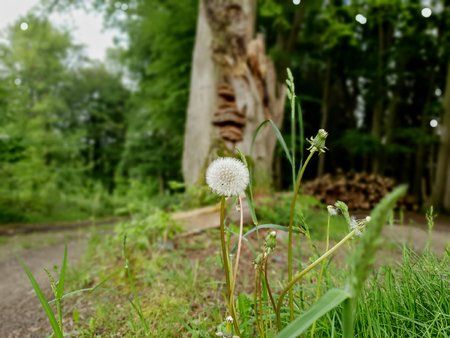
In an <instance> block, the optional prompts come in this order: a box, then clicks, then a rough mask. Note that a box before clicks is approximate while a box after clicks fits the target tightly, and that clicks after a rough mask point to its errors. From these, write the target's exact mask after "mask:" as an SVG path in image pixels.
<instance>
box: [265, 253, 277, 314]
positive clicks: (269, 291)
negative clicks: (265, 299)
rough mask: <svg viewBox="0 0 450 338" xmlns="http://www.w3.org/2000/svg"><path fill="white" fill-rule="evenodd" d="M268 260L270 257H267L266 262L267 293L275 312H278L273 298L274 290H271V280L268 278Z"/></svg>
mask: <svg viewBox="0 0 450 338" xmlns="http://www.w3.org/2000/svg"><path fill="white" fill-rule="evenodd" d="M268 259H269V257H267V258H266V260H265V262H264V279H265V281H266V287H267V293H268V294H269V298H270V303H271V304H272V307H273V311H274V312H276V311H277V306H276V304H275V299H274V298H273V295H272V289H271V288H270V284H269V278H268V276H267V261H268Z"/></svg>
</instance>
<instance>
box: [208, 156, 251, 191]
mask: <svg viewBox="0 0 450 338" xmlns="http://www.w3.org/2000/svg"><path fill="white" fill-rule="evenodd" d="M249 177H250V174H249V172H248V169H247V167H246V166H245V164H244V163H242V162H241V161H239V160H237V159H235V158H232V157H220V158H218V159H217V160H215V161H213V162H212V163H211V164H210V165H209V167H208V170H207V171H206V183H207V184H208V185H209V187H210V188H211V190H212V191H214V192H215V193H216V194H218V195H220V196H226V197H229V196H240V195H242V194H243V193H244V191H245V189H246V188H247V186H248V183H249Z"/></svg>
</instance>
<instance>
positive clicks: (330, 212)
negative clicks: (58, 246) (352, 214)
mask: <svg viewBox="0 0 450 338" xmlns="http://www.w3.org/2000/svg"><path fill="white" fill-rule="evenodd" d="M327 210H328V215H330V216H337V214H338V212H337V209H336V208H335V207H334V206H332V205H328V206H327Z"/></svg>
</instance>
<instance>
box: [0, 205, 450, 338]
mask: <svg viewBox="0 0 450 338" xmlns="http://www.w3.org/2000/svg"><path fill="white" fill-rule="evenodd" d="M175 218H178V220H179V221H181V223H182V225H183V227H184V229H185V230H186V231H187V233H189V234H191V235H190V236H195V235H194V234H195V233H196V232H198V231H201V230H202V229H206V228H211V227H215V226H217V225H218V215H217V210H216V208H215V207H207V208H202V209H198V210H193V211H188V212H184V213H178V214H176V215H175ZM406 219H407V220H408V223H409V224H412V226H411V225H409V226H393V227H389V226H387V227H386V229H385V237H386V238H390V239H394V240H395V242H397V243H408V244H409V245H410V246H411V247H413V248H416V249H418V250H421V249H423V248H424V246H425V245H426V242H427V240H428V234H427V232H426V228H425V227H424V226H423V225H422V224H423V223H422V217H421V216H420V215H413V214H411V215H408V216H407V217H406ZM107 229H108V228H107V227H106V228H105V231H108V230H107ZM89 234H90V232H89V231H86V228H85V227H84V228H79V229H71V230H66V231H57V232H51V233H49V232H41V233H28V234H19V235H16V236H12V237H0V276H1V277H0V299H1V307H0V337H42V336H44V335H45V333H48V323H47V319H46V318H45V315H44V312H43V311H42V309H41V307H40V305H39V302H38V300H37V298H36V296H35V294H34V291H33V290H32V288H31V286H30V284H29V281H28V279H27V277H26V275H25V273H24V272H23V270H22V268H21V267H20V265H19V262H18V257H20V258H22V259H23V260H24V262H25V263H26V264H27V265H28V266H29V267H30V269H31V271H32V272H33V274H34V275H35V276H36V279H37V281H38V282H39V284H41V285H48V278H47V274H46V272H45V271H44V268H45V269H48V270H49V271H52V269H53V267H54V266H55V265H59V264H60V261H61V258H62V256H63V250H64V244H63V243H67V245H68V252H69V254H68V260H69V266H70V267H72V268H73V267H74V265H75V264H76V262H77V261H78V260H80V258H81V257H82V256H83V254H84V252H85V248H86V245H87V242H88V238H89ZM449 241H450V218H449V217H441V218H439V219H438V220H437V222H436V227H435V230H434V231H433V235H432V243H433V249H434V250H435V251H436V252H443V251H444V250H445V248H446V247H447V246H448V245H449ZM390 258H393V257H390ZM394 259H395V258H394ZM44 290H45V291H46V293H47V296H48V297H50V295H51V292H50V291H51V290H50V287H49V286H47V287H46V288H44Z"/></svg>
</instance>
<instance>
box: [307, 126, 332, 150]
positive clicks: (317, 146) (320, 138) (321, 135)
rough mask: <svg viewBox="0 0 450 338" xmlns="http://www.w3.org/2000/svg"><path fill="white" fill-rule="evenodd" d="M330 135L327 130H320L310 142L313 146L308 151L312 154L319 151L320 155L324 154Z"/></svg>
mask: <svg viewBox="0 0 450 338" xmlns="http://www.w3.org/2000/svg"><path fill="white" fill-rule="evenodd" d="M327 136H328V133H327V132H326V131H325V129H319V131H318V132H317V135H316V136H315V137H314V138H312V137H311V138H310V139H309V140H308V142H309V143H310V144H311V145H310V147H309V148H308V150H309V151H310V152H315V151H318V152H319V153H324V152H325V150H327V147H325V140H326V139H327Z"/></svg>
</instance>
